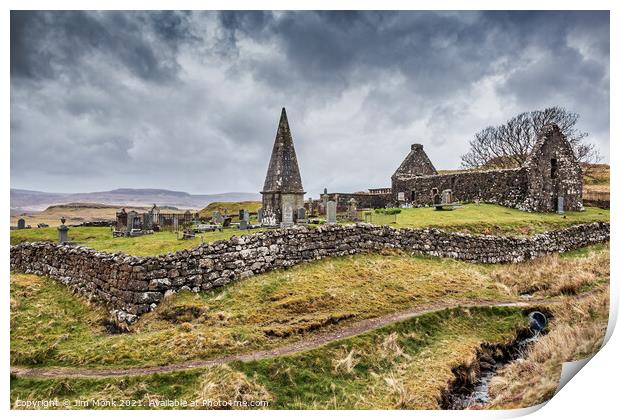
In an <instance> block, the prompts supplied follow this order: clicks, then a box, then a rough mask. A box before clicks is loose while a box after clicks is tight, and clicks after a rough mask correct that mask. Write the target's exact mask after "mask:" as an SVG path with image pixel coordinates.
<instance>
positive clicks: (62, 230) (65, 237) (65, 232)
mask: <svg viewBox="0 0 620 420" xmlns="http://www.w3.org/2000/svg"><path fill="white" fill-rule="evenodd" d="M60 223H61V224H60V226H58V242H60V243H61V244H62V243H65V242H69V228H68V227H67V226H65V218H64V217H63V218H62V219H60Z"/></svg>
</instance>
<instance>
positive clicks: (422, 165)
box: [392, 144, 437, 178]
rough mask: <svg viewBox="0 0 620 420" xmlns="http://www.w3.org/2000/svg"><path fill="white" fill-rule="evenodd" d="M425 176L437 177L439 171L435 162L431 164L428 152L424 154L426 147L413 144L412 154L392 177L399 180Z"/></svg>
mask: <svg viewBox="0 0 620 420" xmlns="http://www.w3.org/2000/svg"><path fill="white" fill-rule="evenodd" d="M423 175H437V170H436V169H435V166H434V165H433V162H431V160H430V159H429V158H428V156H427V155H426V152H424V146H422V145H421V144H412V145H411V152H409V154H408V155H407V157H406V158H405V160H403V163H401V164H400V166H399V167H398V169H397V170H396V172H394V175H392V177H393V178H399V177H412V176H423Z"/></svg>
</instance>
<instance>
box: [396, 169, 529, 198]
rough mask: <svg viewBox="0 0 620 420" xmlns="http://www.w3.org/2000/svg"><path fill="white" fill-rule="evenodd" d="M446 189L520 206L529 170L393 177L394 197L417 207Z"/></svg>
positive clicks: (525, 191)
mask: <svg viewBox="0 0 620 420" xmlns="http://www.w3.org/2000/svg"><path fill="white" fill-rule="evenodd" d="M446 189H451V190H452V192H453V194H454V197H455V199H456V200H458V201H462V202H469V201H476V200H479V201H484V202H487V203H494V204H499V205H502V206H507V207H517V206H518V205H519V204H520V203H521V202H523V200H524V199H525V197H526V195H527V173H526V171H525V170H524V169H521V168H519V169H498V170H491V171H472V172H460V173H455V174H446V175H431V176H417V177H408V178H405V177H401V178H393V179H392V191H393V193H392V200H393V201H394V202H395V203H400V204H402V203H403V202H406V203H409V204H411V205H413V206H414V207H422V206H428V205H431V204H433V196H434V194H435V193H439V194H441V191H443V190H446ZM399 192H400V193H402V194H400V196H399Z"/></svg>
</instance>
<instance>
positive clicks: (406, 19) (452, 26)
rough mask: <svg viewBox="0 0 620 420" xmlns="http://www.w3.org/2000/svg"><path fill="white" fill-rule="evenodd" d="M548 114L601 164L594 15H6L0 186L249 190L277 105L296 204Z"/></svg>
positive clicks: (263, 165) (359, 186) (254, 186)
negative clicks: (295, 174)
mask: <svg viewBox="0 0 620 420" xmlns="http://www.w3.org/2000/svg"><path fill="white" fill-rule="evenodd" d="M552 105H559V106H563V107H566V108H567V109H569V110H571V111H574V112H577V113H579V114H581V121H580V126H579V128H580V129H582V130H584V131H587V132H589V133H590V137H589V141H590V142H593V143H595V144H596V145H598V147H599V148H600V151H601V154H602V155H603V157H604V160H605V161H608V159H609V14H608V13H607V12H493V13H479V12H465V13H454V12H449V13H446V12H441V13H433V12H385V13H375V12H369V13H339V12H324V13H315V12H295V13H282V12H275V13H272V12H245V13H238V12H226V13H218V12H191V13H186V12H164V13H159V12H41V13H39V12H12V13H11V186H12V187H13V188H25V189H34V190H43V191H62V192H78V191H98V190H108V189H113V188H120V187H135V188H166V189H174V190H181V191H188V192H192V193H216V192H225V191H248V192H255V191H259V190H260V188H261V187H262V184H263V180H264V176H265V173H266V170H267V165H268V160H269V155H270V152H271V148H272V146H273V141H274V138H275V131H276V127H277V123H278V118H279V114H280V110H281V108H282V107H283V106H285V107H286V109H287V114H288V117H289V122H290V125H291V130H292V133H293V137H294V140H295V147H296V149H297V156H298V160H299V163H300V169H301V174H302V179H303V183H304V187H305V188H306V190H307V191H308V193H309V195H310V196H312V197H316V196H317V195H318V193H319V192H320V191H322V189H323V188H324V187H327V188H328V189H329V190H330V191H359V190H364V189H366V188H368V187H383V186H389V179H390V175H391V174H392V173H393V172H394V170H395V169H396V168H397V167H398V165H399V164H400V162H401V160H402V159H403V158H404V156H405V155H406V154H407V153H408V151H409V148H410V144H411V143H423V144H424V145H425V150H426V151H427V153H428V154H429V156H430V158H431V159H432V161H433V162H434V163H435V166H436V167H437V168H439V169H449V168H456V167H458V166H459V164H460V155H461V154H463V153H465V152H466V151H467V145H468V141H469V139H470V138H471V137H472V135H473V134H474V133H475V132H476V131H478V130H480V129H482V128H484V127H485V126H488V125H496V124H499V123H502V122H503V121H505V120H506V119H507V118H509V117H511V116H513V115H515V114H517V113H519V112H522V111H528V110H533V109H540V108H544V107H546V106H552Z"/></svg>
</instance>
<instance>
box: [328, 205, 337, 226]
mask: <svg viewBox="0 0 620 420" xmlns="http://www.w3.org/2000/svg"><path fill="white" fill-rule="evenodd" d="M326 212H327V223H329V224H334V223H336V202H335V201H328V202H327V210H326Z"/></svg>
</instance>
